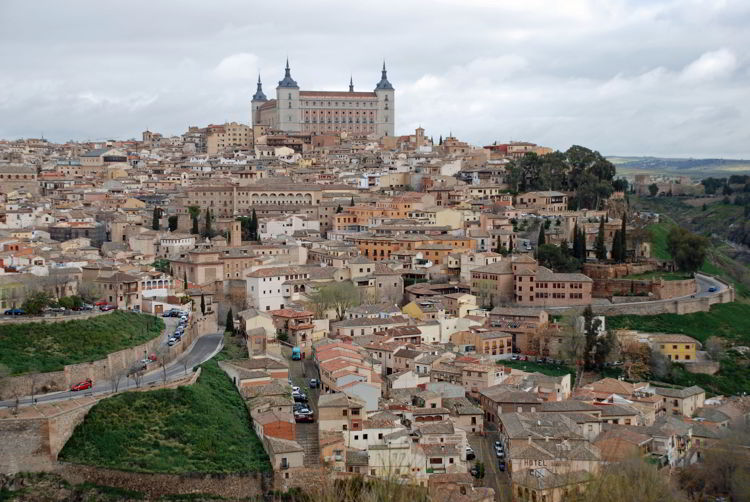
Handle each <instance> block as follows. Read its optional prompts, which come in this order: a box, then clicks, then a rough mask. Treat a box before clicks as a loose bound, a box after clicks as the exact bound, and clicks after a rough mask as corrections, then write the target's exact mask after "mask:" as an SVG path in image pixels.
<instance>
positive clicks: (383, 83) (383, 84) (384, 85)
mask: <svg viewBox="0 0 750 502" xmlns="http://www.w3.org/2000/svg"><path fill="white" fill-rule="evenodd" d="M375 89H393V86H392V85H391V83H390V82H388V72H387V71H386V69H385V61H383V73H382V74H381V76H380V82H378V84H377V85H376V86H375Z"/></svg>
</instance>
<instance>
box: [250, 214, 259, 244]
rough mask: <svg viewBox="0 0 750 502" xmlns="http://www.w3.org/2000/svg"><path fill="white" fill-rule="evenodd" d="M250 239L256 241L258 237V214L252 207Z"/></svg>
mask: <svg viewBox="0 0 750 502" xmlns="http://www.w3.org/2000/svg"><path fill="white" fill-rule="evenodd" d="M250 239H251V240H254V241H257V240H259V239H258V215H257V214H256V212H255V208H253V214H251V215H250Z"/></svg>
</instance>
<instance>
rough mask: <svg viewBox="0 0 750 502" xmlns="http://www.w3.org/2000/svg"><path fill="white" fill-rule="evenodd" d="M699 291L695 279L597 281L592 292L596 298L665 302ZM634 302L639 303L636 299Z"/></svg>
mask: <svg viewBox="0 0 750 502" xmlns="http://www.w3.org/2000/svg"><path fill="white" fill-rule="evenodd" d="M697 290H698V286H697V284H696V281H695V279H686V280H681V281H665V280H655V281H649V280H646V281H643V280H636V279H596V280H594V284H593V287H592V290H591V296H592V297H594V298H612V297H615V296H633V297H634V298H638V297H648V298H650V299H652V300H665V299H668V298H679V297H681V296H689V295H692V294H694V293H695V292H696V291H697ZM633 301H639V300H637V299H634V300H633Z"/></svg>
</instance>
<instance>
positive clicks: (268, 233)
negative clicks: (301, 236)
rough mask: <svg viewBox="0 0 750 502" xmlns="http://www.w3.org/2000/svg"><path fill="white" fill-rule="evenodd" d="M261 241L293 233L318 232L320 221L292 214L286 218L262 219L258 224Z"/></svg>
mask: <svg viewBox="0 0 750 502" xmlns="http://www.w3.org/2000/svg"><path fill="white" fill-rule="evenodd" d="M258 230H259V232H260V238H261V239H262V240H266V239H271V238H274V237H279V236H290V237H291V236H293V235H294V233H295V232H301V231H308V232H320V221H319V220H315V219H311V218H307V217H306V216H305V215H299V214H292V215H289V216H287V217H286V218H263V219H261V220H260V221H259V222H258Z"/></svg>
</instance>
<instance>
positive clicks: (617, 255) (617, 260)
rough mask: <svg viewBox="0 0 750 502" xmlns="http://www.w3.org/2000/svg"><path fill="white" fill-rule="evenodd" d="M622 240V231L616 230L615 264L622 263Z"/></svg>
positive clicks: (613, 247)
mask: <svg viewBox="0 0 750 502" xmlns="http://www.w3.org/2000/svg"><path fill="white" fill-rule="evenodd" d="M620 239H621V237H620V231H619V230H615V236H614V238H613V239H612V261H614V262H615V263H622V257H621V256H620V252H621V251H622V246H621V245H620Z"/></svg>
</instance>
